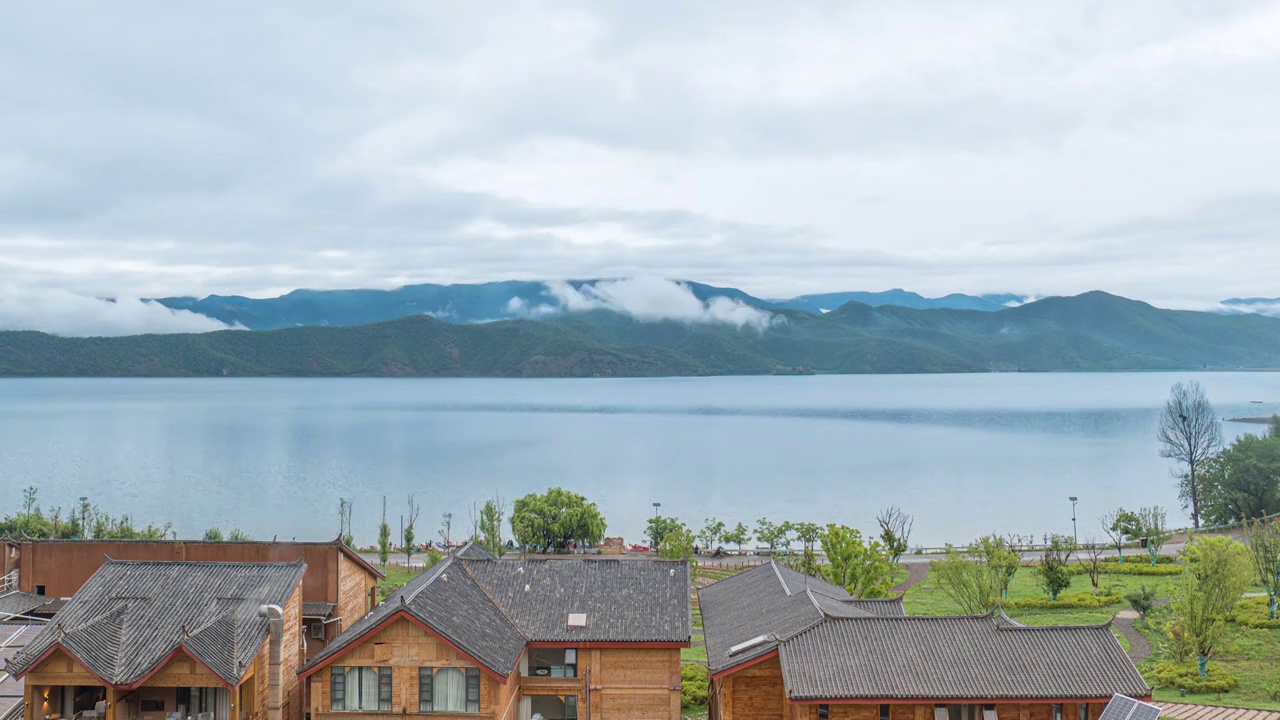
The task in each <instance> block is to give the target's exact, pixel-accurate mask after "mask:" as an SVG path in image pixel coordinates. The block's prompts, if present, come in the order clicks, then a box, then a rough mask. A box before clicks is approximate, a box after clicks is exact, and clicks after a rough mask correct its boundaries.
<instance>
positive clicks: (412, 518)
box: [400, 493, 422, 569]
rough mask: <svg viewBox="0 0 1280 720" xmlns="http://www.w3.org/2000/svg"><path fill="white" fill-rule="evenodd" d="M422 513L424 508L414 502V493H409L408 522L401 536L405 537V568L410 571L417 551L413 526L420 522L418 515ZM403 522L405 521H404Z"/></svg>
mask: <svg viewBox="0 0 1280 720" xmlns="http://www.w3.org/2000/svg"><path fill="white" fill-rule="evenodd" d="M421 511H422V508H421V507H420V506H419V505H418V504H417V503H416V502H414V500H413V493H409V513H408V516H407V517H408V522H405V523H404V529H403V530H401V531H400V534H401V536H403V537H404V566H405V567H406V568H410V569H411V568H413V562H412V561H413V551H414V549H415V548H414V544H413V541H414V539H415V537H414V536H415V533H414V531H413V526H414V524H415V523H417V522H418V513H419V512H421ZM401 522H404V521H403V520H402V521H401Z"/></svg>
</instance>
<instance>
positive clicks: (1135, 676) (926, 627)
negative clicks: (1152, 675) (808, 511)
mask: <svg viewBox="0 0 1280 720" xmlns="http://www.w3.org/2000/svg"><path fill="white" fill-rule="evenodd" d="M698 598H699V602H700V605H701V609H702V618H703V627H704V628H705V630H704V632H705V637H706V643H707V657H708V665H709V667H710V670H711V685H710V688H709V696H710V697H709V705H710V712H711V720H1098V717H1099V715H1100V714H1101V713H1102V710H1103V708H1105V707H1106V704H1107V702H1108V701H1109V700H1110V699H1111V698H1112V696H1113V695H1114V694H1120V695H1127V696H1129V697H1133V698H1138V699H1148V700H1149V699H1150V697H1151V689H1150V688H1149V687H1147V684H1146V682H1145V681H1143V679H1142V676H1141V675H1140V674H1139V673H1138V671H1137V669H1136V668H1135V667H1134V666H1133V663H1132V662H1131V661H1130V660H1129V658H1128V656H1127V655H1125V653H1124V650H1123V649H1122V648H1121V647H1120V644H1119V642H1117V641H1116V639H1115V636H1114V635H1112V633H1111V628H1110V626H1109V625H1098V626H1075V627H1061V626H1058V627H1029V626H1026V625H1022V624H1020V623H1018V622H1015V621H1014V620H1012V619H1010V618H1009V617H1007V616H1006V615H1004V613H1002V612H1000V611H999V609H998V608H997V609H996V610H993V611H992V612H990V613H988V614H986V615H977V616H956V617H908V616H907V615H906V614H905V613H904V612H903V608H902V603H901V600H900V599H893V600H856V599H853V598H851V597H850V596H849V594H848V593H847V592H846V591H845V590H844V589H843V588H840V587H837V586H834V585H831V584H828V583H826V582H823V581H821V580H818V579H816V578H811V577H807V576H805V575H803V574H801V573H798V572H795V571H794V570H790V569H788V568H786V567H784V566H782V565H778V564H776V563H773V562H770V563H769V564H766V565H762V566H760V567H758V568H755V569H753V570H750V571H748V572H745V573H741V574H739V575H736V576H733V577H731V578H727V579H725V580H722V581H720V582H718V583H715V584H713V585H709V586H707V587H705V588H703V589H702V590H701V591H699V593H698Z"/></svg>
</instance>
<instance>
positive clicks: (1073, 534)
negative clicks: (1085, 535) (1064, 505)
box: [1067, 495, 1080, 545]
mask: <svg viewBox="0 0 1280 720" xmlns="http://www.w3.org/2000/svg"><path fill="white" fill-rule="evenodd" d="M1067 499H1068V500H1070V501H1071V537H1072V539H1074V540H1075V542H1076V544H1077V545H1079V544H1080V533H1079V532H1077V531H1076V503H1077V502H1079V501H1080V498H1078V497H1076V496H1075V495H1072V496H1071V497H1069V498H1067Z"/></svg>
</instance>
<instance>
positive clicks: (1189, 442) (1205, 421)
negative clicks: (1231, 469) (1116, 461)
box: [1156, 380, 1222, 529]
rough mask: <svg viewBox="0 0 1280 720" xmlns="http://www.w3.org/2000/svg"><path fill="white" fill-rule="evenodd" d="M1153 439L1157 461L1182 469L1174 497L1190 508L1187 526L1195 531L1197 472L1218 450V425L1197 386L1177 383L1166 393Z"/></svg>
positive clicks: (1197, 507)
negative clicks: (1164, 460)
mask: <svg viewBox="0 0 1280 720" xmlns="http://www.w3.org/2000/svg"><path fill="white" fill-rule="evenodd" d="M1156 438H1157V439H1158V440H1159V441H1160V457H1163V458H1168V459H1170V460H1174V461H1176V462H1178V463H1179V464H1181V465H1182V466H1183V467H1184V469H1183V470H1182V471H1181V472H1180V473H1179V474H1178V475H1177V477H1178V479H1179V488H1178V495H1179V497H1181V498H1182V502H1183V506H1184V507H1190V508H1191V524H1192V525H1193V526H1194V527H1196V528H1197V529H1198V528H1199V527H1200V499H1201V498H1200V495H1201V492H1200V475H1199V473H1200V469H1201V466H1202V465H1204V463H1205V461H1207V460H1208V459H1209V458H1211V457H1213V456H1214V454H1216V453H1217V452H1218V450H1219V449H1220V448H1221V447H1222V424H1221V423H1220V422H1218V416H1217V415H1216V414H1215V413H1214V411H1213V405H1210V404H1209V396H1208V395H1206V394H1205V391H1204V387H1203V386H1202V385H1200V383H1199V382H1196V381H1195V380H1192V381H1191V382H1188V383H1177V384H1175V385H1174V386H1173V388H1172V389H1170V390H1169V399H1168V400H1166V401H1165V404H1164V412H1163V413H1161V415H1160V429H1159V430H1158V431H1157V433H1156Z"/></svg>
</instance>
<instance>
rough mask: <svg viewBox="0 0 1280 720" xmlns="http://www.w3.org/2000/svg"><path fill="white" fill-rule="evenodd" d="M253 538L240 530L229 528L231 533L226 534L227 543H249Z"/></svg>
mask: <svg viewBox="0 0 1280 720" xmlns="http://www.w3.org/2000/svg"><path fill="white" fill-rule="evenodd" d="M251 540H253V538H251V537H249V533H247V532H245V531H243V530H241V529H240V528H231V532H229V533H227V541H228V542H249V541H251Z"/></svg>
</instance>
